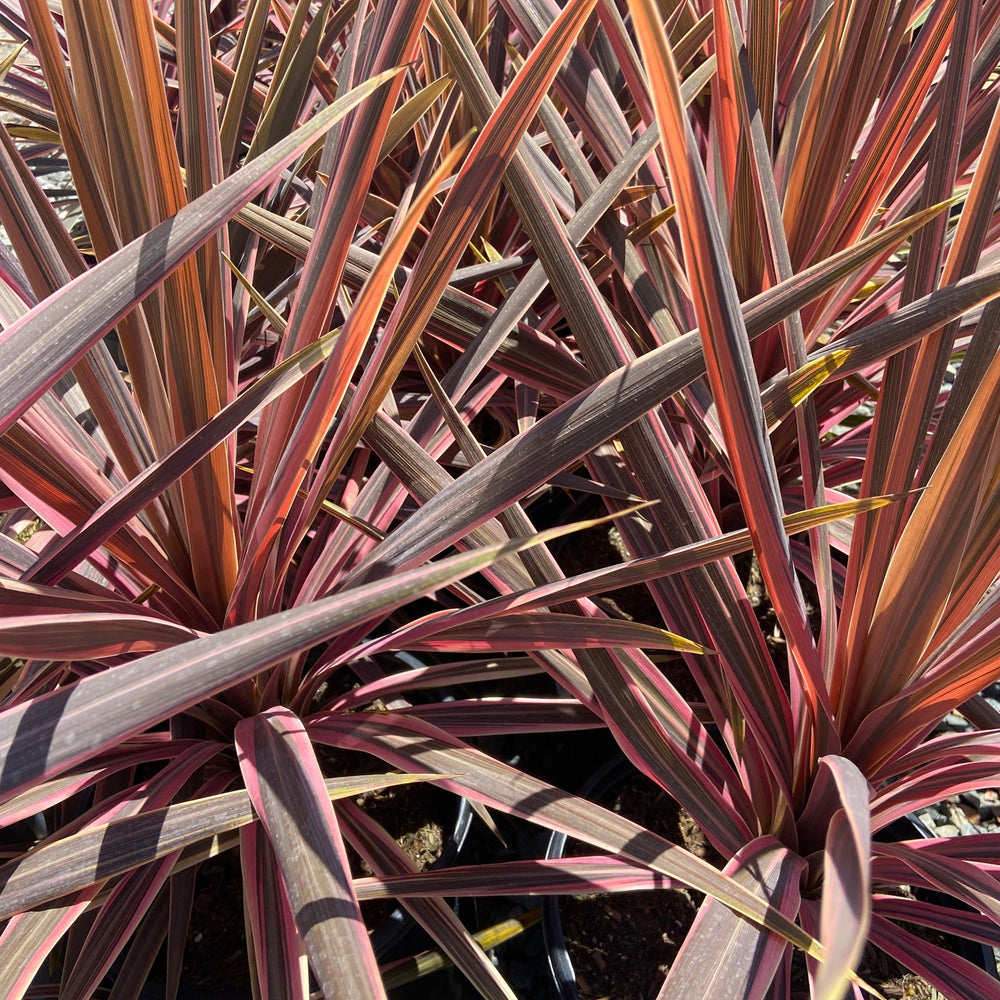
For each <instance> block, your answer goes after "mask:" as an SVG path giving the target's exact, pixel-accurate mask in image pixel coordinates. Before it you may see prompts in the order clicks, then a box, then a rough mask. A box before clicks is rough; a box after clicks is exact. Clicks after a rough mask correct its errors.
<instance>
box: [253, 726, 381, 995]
mask: <svg viewBox="0 0 1000 1000" xmlns="http://www.w3.org/2000/svg"><path fill="white" fill-rule="evenodd" d="M236 746H237V750H238V751H239V758H240V769H241V770H242V772H243V777H244V780H245V781H246V783H247V790H248V791H249V793H250V798H251V800H252V801H253V804H254V808H255V810H256V811H257V813H258V815H259V816H260V818H261V822H262V824H263V826H264V829H265V830H266V831H267V835H268V839H269V840H270V841H271V844H272V846H273V847H274V852H275V855H276V856H277V860H278V866H279V868H280V870H281V875H282V879H283V882H284V886H285V890H286V892H287V894H288V902H289V903H290V905H291V909H292V914H293V915H294V917H295V922H296V925H297V926H298V929H299V933H300V934H301V936H302V939H303V941H304V942H305V947H306V952H307V953H308V955H309V963H310V965H311V966H312V970H313V972H314V973H315V975H316V979H317V980H318V981H319V985H320V988H321V989H322V990H323V992H324V994H325V995H326V997H327V998H328V1000H336V998H341V997H342V998H344V1000H361V998H364V997H374V998H384V997H385V990H384V989H383V987H382V979H381V976H380V975H379V971H378V963H377V962H376V961H375V954H374V952H373V951H372V948H371V944H370V943H369V941H368V934H367V931H366V930H365V924H364V920H363V919H362V916H361V909H360V908H359V906H358V901H357V897H356V896H355V895H354V891H353V888H352V884H351V872H350V866H349V864H348V860H347V854H346V853H345V851H344V844H343V841H342V839H341V836H340V830H339V827H338V824H337V818H336V816H335V815H334V812H333V806H332V805H331V804H330V799H329V797H328V796H327V794H326V788H325V786H324V784H323V776H322V774H321V773H320V769H319V763H318V762H317V760H316V755H315V754H314V752H313V748H312V743H311V742H310V739H309V736H308V734H307V733H306V731H305V728H304V727H303V725H302V723H301V722H300V721H299V719H298V718H297V717H296V716H295V715H294V714H293V713H292V712H289V711H288V710H287V709H283V708H275V709H271V710H269V711H267V712H264V713H262V714H260V715H257V716H254V717H253V718H252V719H244V720H243V721H242V722H240V724H239V725H238V726H237V727H236Z"/></svg>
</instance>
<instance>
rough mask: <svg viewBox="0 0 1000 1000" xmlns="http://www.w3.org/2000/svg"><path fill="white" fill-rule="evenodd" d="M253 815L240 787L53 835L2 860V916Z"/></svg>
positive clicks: (353, 790) (402, 778) (388, 781)
mask: <svg viewBox="0 0 1000 1000" xmlns="http://www.w3.org/2000/svg"><path fill="white" fill-rule="evenodd" d="M432 777H433V778H436V777H437V775H427V774H423V775H418V774H406V775H395V774H372V775H360V776H357V777H344V778H333V779H330V780H329V781H327V782H326V783H325V788H326V795H327V797H328V798H331V799H333V798H345V797H350V796H353V795H360V794H362V793H363V792H368V791H373V790H375V789H378V788H386V787H389V786H391V785H400V784H410V783H411V782H413V781H423V780H427V779H428V778H432ZM131 799H135V793H134V792H133V793H132V794H131ZM254 818H255V814H254V811H253V807H252V806H251V804H250V799H249V796H248V794H247V792H245V791H243V790H239V791H233V792H223V793H222V794H219V795H209V796H201V797H197V798H194V799H192V800H191V801H188V802H178V803H176V804H175V805H168V806H163V807H161V808H157V809H148V810H146V811H145V812H142V813H140V814H138V815H135V816H124V817H122V818H118V819H116V818H113V817H112V818H109V819H105V820H104V821H103V822H100V823H97V824H96V825H94V824H92V825H89V826H87V827H86V828H84V829H82V830H80V831H79V832H75V833H70V834H69V835H67V836H62V837H60V838H59V839H52V840H49V841H47V842H46V843H44V844H42V845H40V846H39V847H38V848H36V849H35V850H34V851H32V852H31V853H30V854H26V855H24V856H23V857H21V858H18V859H15V860H13V861H10V862H8V863H7V864H6V865H4V866H2V867H0V920H2V919H4V918H5V917H8V916H10V915H11V914H14V913H18V912H20V911H23V910H27V909H30V908H31V907H35V906H40V905H42V904H43V903H47V902H49V901H51V900H53V899H58V898H59V897H60V896H65V895H68V894H69V893H71V892H75V891H77V890H81V889H85V888H87V887H88V886H91V885H93V884H95V883H100V882H103V881H106V880H107V879H109V878H114V877H116V876H119V875H124V874H125V873H127V872H129V871H132V870H133V869H135V868H138V867H140V866H141V865H145V864H149V863H151V862H154V861H158V860H159V859H160V858H163V857H165V856H166V855H168V854H171V853H173V852H175V851H179V850H182V849H183V848H186V847H191V846H193V845H196V844H201V843H202V842H204V841H207V840H209V839H210V838H212V837H216V836H220V835H222V834H224V833H226V832H227V831H230V830H236V829H239V828H241V827H243V826H246V824H248V823H251V822H253V820H254Z"/></svg>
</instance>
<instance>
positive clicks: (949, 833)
mask: <svg viewBox="0 0 1000 1000" xmlns="http://www.w3.org/2000/svg"><path fill="white" fill-rule="evenodd" d="M934 832H935V834H936V835H937V836H938V837H957V836H958V834H959V829H958V827H957V826H952V824H951V823H942V824H941V825H940V826H939V827H938V828H937V829H936V830H935V831H934Z"/></svg>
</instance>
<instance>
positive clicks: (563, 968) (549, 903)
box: [542, 755, 1000, 1000]
mask: <svg viewBox="0 0 1000 1000" xmlns="http://www.w3.org/2000/svg"><path fill="white" fill-rule="evenodd" d="M637 776H639V772H638V771H637V770H636V768H635V767H634V766H633V765H632V764H631V762H629V761H628V760H627V759H626V758H624V757H623V756H620V755H619V756H616V757H614V758H613V759H611V760H609V761H608V762H607V763H606V764H604V765H603V766H602V767H601V768H600V769H599V770H598V771H596V772H595V773H594V774H593V775H592V776H591V777H590V778H589V779H588V780H587V781H586V782H585V783H584V784H583V785H582V786H581V787H580V790H579V792H578V794H579V795H581V796H582V797H584V798H589V799H592V800H594V801H597V802H602V801H606V800H607V798H608V796H609V795H610V794H612V793H613V792H614V791H615V790H616V789H617V788H619V787H620V786H621V785H623V784H624V783H626V782H628V781H629V780H630V779H631V778H633V777H637ZM933 836H934V835H933V833H932V832H931V831H930V830H928V828H927V827H926V826H925V825H924V823H923V822H921V820H920V819H919V818H918V817H917V816H916V815H915V814H913V813H910V814H908V815H907V816H905V817H903V818H901V819H899V820H897V821H896V822H895V823H893V824H891V825H890V826H889V827H887V828H886V829H884V830H882V831H880V833H879V835H878V839H879V840H883V841H885V842H895V841H901V840H913V839H915V838H916V837H922V838H931V837H933ZM566 848H567V838H566V835H565V834H563V833H553V834H552V835H551V836H550V837H549V840H548V844H547V848H546V851H545V857H546V858H561V857H563V856H564V854H565V852H566ZM915 894H916V896H917V898H918V899H921V900H924V901H926V902H929V903H935V904H937V905H939V906H952V907H956V908H959V909H969V907H966V906H965V905H964V904H962V903H961V902H959V901H957V900H955V899H953V898H952V897H951V896H948V895H946V894H945V893H941V892H933V891H929V890H925V889H917V890H916V893H915ZM563 899H564V897H560V896H549V897H546V899H545V901H544V904H543V907H542V929H543V932H544V936H545V945H546V950H547V956H548V964H549V968H550V971H551V975H552V985H553V993H554V996H555V997H557V998H558V1000H580V988H579V986H578V981H577V970H576V969H575V968H574V965H573V960H572V958H571V955H570V950H569V948H568V947H567V940H566V932H565V929H564V923H563V911H562V900H563ZM630 916H631V914H630ZM629 930H630V932H632V934H633V936H634V937H636V938H641V936H642V929H641V928H639V927H637V925H636V923H635V922H633V923H631V924H630V926H629ZM944 946H945V947H946V948H947V949H948V950H949V951H951V952H953V953H954V954H957V955H960V956H961V957H962V958H965V959H966V960H968V961H969V962H971V963H973V964H974V965H976V966H978V967H979V968H981V969H983V970H984V971H985V972H986V973H987V974H989V975H990V976H993V977H994V978H997V979H1000V973H998V969H997V962H996V956H995V954H994V951H993V949H992V948H991V947H989V946H987V945H984V944H981V943H980V942H978V941H970V940H967V939H961V938H957V937H954V936H952V935H947V934H946V935H944ZM636 1000H640V998H636Z"/></svg>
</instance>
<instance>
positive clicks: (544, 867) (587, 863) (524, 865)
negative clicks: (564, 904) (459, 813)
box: [354, 855, 681, 899]
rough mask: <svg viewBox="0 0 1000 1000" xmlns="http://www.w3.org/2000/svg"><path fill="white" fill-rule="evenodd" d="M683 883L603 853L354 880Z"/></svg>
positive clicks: (514, 889) (371, 895)
mask: <svg viewBox="0 0 1000 1000" xmlns="http://www.w3.org/2000/svg"><path fill="white" fill-rule="evenodd" d="M680 884H681V883H678V882H677V881H675V880H673V879H669V878H666V877H665V876H663V875H661V874H660V873H659V872H654V871H650V870H649V869H648V868H640V867H639V866H637V865H635V864H632V863H631V862H628V861H623V860H622V859H620V858H612V857H607V856H604V855H601V856H594V857H580V858H557V859H549V860H538V861H504V862H498V863H497V864H491V865H459V866H456V867H455V868H446V869H444V870H442V871H426V872H420V873H418V874H416V875H384V876H375V877H370V876H369V877H366V878H359V879H355V880H354V891H355V892H356V893H357V897H358V899H382V898H384V897H386V896H393V897H399V898H404V897H406V896H424V895H427V896H509V895H518V896H521V895H524V896H535V895H538V896H551V895H567V894H573V893H581V892H646V891H648V890H650V889H673V888H678V886H679V885H680Z"/></svg>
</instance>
